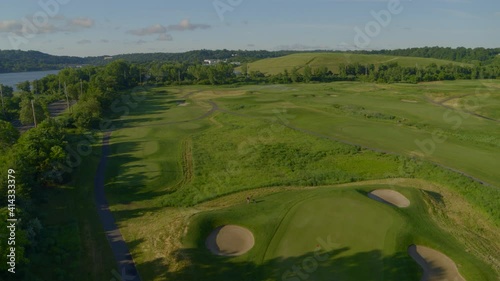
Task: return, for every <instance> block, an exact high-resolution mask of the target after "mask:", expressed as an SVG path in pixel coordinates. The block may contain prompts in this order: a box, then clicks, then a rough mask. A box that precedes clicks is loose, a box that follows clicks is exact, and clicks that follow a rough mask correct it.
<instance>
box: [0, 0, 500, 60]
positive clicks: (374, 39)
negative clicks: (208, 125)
mask: <svg viewBox="0 0 500 281" xmlns="http://www.w3.org/2000/svg"><path fill="white" fill-rule="evenodd" d="M40 3H46V4H50V5H48V7H49V9H47V8H44V7H43V5H41V4H40ZM0 5H1V6H0V49H21V50H39V51H42V52H47V53H50V54H57V55H76V56H94V55H114V54H120V53H135V52H183V51H188V50H197V49H223V48H226V49H248V50H257V49H258V50H260V49H266V50H279V49H294V50H307V49H334V50H337V49H341V50H342V49H395V48H407V47H419V46H449V47H458V46H465V47H500V1H498V0H412V1H410V0H400V2H399V1H398V0H307V1H306V0H184V1H180V0H176V1H165V0H163V1H161V0H142V1H128V0H122V1H118V0H99V1H97V0H86V1H83V0H40V1H38V0H2V1H1V4H0ZM390 5H394V6H391V7H392V8H391V9H390V8H389V6H390ZM374 14H380V15H384V16H382V17H381V19H382V20H379V21H377V19H376V17H375V16H374ZM388 15H389V16H390V19H389V18H388V17H387V16H388ZM359 33H363V34H362V35H360V34H359Z"/></svg>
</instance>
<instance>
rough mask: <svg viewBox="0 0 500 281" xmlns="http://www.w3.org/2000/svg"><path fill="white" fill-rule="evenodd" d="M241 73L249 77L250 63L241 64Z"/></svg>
mask: <svg viewBox="0 0 500 281" xmlns="http://www.w3.org/2000/svg"><path fill="white" fill-rule="evenodd" d="M241 73H242V74H243V75H244V76H245V77H247V75H248V64H247V63H246V62H245V63H243V64H242V65H241Z"/></svg>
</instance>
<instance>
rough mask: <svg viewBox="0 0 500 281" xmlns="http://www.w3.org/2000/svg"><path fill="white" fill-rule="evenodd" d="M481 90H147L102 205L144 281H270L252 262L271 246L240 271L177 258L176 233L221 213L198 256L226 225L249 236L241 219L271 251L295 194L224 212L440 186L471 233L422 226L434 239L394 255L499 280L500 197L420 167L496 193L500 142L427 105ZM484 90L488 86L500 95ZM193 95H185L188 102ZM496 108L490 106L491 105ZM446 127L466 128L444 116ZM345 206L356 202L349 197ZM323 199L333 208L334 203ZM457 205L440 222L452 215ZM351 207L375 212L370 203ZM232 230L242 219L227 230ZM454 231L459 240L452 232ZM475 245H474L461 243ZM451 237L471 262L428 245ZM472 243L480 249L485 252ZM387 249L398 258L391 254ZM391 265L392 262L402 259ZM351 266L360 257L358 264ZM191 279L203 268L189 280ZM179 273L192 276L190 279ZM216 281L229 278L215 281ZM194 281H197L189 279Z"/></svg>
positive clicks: (487, 130)
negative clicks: (386, 186) (416, 250)
mask: <svg viewBox="0 0 500 281" xmlns="http://www.w3.org/2000/svg"><path fill="white" fill-rule="evenodd" d="M483 82H485V81H455V82H454V83H451V82H450V83H427V84H419V85H377V84H363V83H331V84H313V85H301V84H299V85H257V86H255V85H254V86H245V87H236V88H234V87H208V86H198V87H180V88H176V87H162V88H151V89H149V90H147V91H144V93H143V95H144V97H145V99H144V100H143V101H142V102H140V103H139V105H138V106H137V107H135V108H132V109H131V111H130V114H128V115H127V116H125V117H123V118H122V119H121V120H119V121H118V123H121V124H122V127H120V128H119V129H117V130H116V131H114V132H113V135H112V138H111V151H112V154H111V155H110V160H109V162H108V168H107V185H106V193H107V196H108V201H109V202H110V205H111V209H112V211H113V212H114V216H115V217H116V219H117V222H118V224H119V226H120V229H121V231H122V233H123V235H124V237H125V239H126V240H127V242H128V244H129V247H130V249H131V251H132V254H133V256H134V260H135V261H136V263H137V264H138V269H139V272H140V273H141V276H142V278H143V279H145V280H197V279H196V278H195V277H196V276H198V277H199V275H197V274H198V273H197V272H204V273H205V274H206V278H208V280H211V279H210V278H212V279H213V280H221V279H215V278H217V277H220V276H226V279H227V280H232V279H231V278H233V279H234V278H235V276H241V275H234V274H233V273H234V271H232V267H233V266H235V262H236V263H238V262H241V265H242V266H243V265H244V266H245V267H244V268H243V267H240V269H241V270H240V273H241V272H248V274H250V275H252V276H264V277H268V276H269V275H268V274H269V273H270V272H271V271H270V268H274V267H275V265H271V264H270V263H269V266H268V267H269V270H267V269H266V270H264V271H260V268H262V267H261V266H260V265H261V264H262V262H263V261H264V260H265V257H264V256H262V255H261V254H263V253H265V252H266V250H264V249H260V250H259V249H258V247H267V246H268V245H275V244H274V243H271V241H270V240H268V241H267V243H266V242H265V241H264V242H263V243H258V244H257V245H256V247H255V248H254V249H255V251H257V252H254V253H259V254H258V255H257V256H255V257H250V261H251V262H250V263H249V262H248V261H249V260H248V258H249V257H244V258H241V259H239V258H236V259H235V260H231V261H230V262H226V261H227V260H224V259H222V258H214V257H213V256H212V255H210V254H209V253H208V251H206V250H205V249H204V248H203V247H202V246H203V245H201V244H199V245H198V244H197V245H194V244H191V245H190V248H189V249H191V250H192V251H193V252H191V250H189V251H187V252H186V251H182V250H181V249H182V247H183V246H182V244H181V237H183V236H184V235H186V234H187V235H193V234H192V233H191V231H189V232H186V229H187V228H186V226H187V225H189V224H190V223H191V224H193V223H195V222H190V221H191V220H190V218H191V216H192V215H193V214H199V213H202V215H200V217H202V216H203V215H204V214H203V212H205V211H208V212H211V211H213V210H220V209H221V206H225V208H229V209H227V210H231V211H228V212H227V213H225V214H224V215H220V216H219V215H217V216H212V215H210V216H211V217H212V218H213V220H211V221H210V220H208V222H209V223H206V222H207V221H205V222H204V223H203V225H202V226H200V228H199V234H197V235H199V236H197V237H194V238H192V239H194V240H191V241H198V242H192V243H201V242H199V241H202V240H203V239H204V237H203V236H204V235H205V234H207V233H208V232H209V231H210V230H211V229H212V227H213V226H214V225H220V224H224V223H231V222H232V223H237V224H242V225H243V226H248V225H249V224H245V220H246V218H247V217H248V216H252V217H260V218H261V220H262V222H264V221H265V220H267V219H269V221H267V222H268V224H266V225H263V226H262V228H261V229H260V230H262V231H260V230H259V229H257V230H255V228H254V230H255V231H254V233H256V235H264V236H259V237H256V239H259V241H262V239H265V237H268V239H271V236H269V233H268V232H269V231H273V230H272V229H271V228H269V227H267V226H268V225H278V221H280V220H281V219H283V218H285V213H286V212H287V211H288V210H289V209H290V205H289V204H288V203H287V202H288V201H287V200H289V203H290V204H292V203H291V202H292V201H294V200H295V201H294V202H298V201H297V200H299V201H300V200H302V199H304V197H306V194H307V193H308V192H309V190H304V193H300V194H299V193H293V194H295V195H290V196H291V197H287V196H285V195H286V193H282V194H280V196H279V198H284V199H283V200H284V201H279V202H280V203H278V199H276V201H274V203H273V204H270V205H265V204H260V203H259V204H255V205H252V207H251V208H254V207H253V206H257V207H258V208H260V209H259V210H260V211H261V212H260V213H257V212H256V211H255V212H254V211H252V212H249V213H248V214H247V215H244V214H243V212H244V211H245V210H248V208H247V207H248V206H247V205H246V204H244V205H243V206H241V207H242V208H243V209H241V212H240V211H235V210H236V209H230V207H231V206H233V205H236V206H235V208H237V207H238V206H237V205H239V204H242V203H243V201H244V198H245V196H246V195H241V194H246V192H252V193H253V192H255V190H257V189H259V190H260V189H262V188H264V189H263V190H275V189H276V188H277V189H281V188H284V187H295V188H304V187H310V186H323V185H334V184H339V183H351V182H361V181H366V180H377V179H391V178H403V177H404V178H408V177H409V178H412V177H413V178H422V179H426V180H428V181H431V182H434V183H439V184H441V185H443V186H445V187H446V190H447V191H449V192H450V194H452V195H454V196H451V197H450V198H465V199H464V200H465V202H467V203H466V204H469V205H463V206H465V207H464V208H463V209H464V210H469V211H468V213H467V212H466V213H464V216H463V217H466V218H467V221H466V222H467V223H466V222H464V223H457V224H456V225H448V224H447V227H446V233H443V232H439V231H437V230H436V229H437V228H436V227H434V226H435V225H434V226H432V227H431V225H429V229H430V230H429V231H428V232H426V233H422V235H416V236H414V237H413V236H411V237H410V236H405V235H403V236H391V237H398V238H397V239H399V240H401V239H403V238H404V237H406V238H408V237H410V238H412V239H409V240H405V241H403V242H401V243H400V244H397V245H399V246H398V247H402V245H404V244H407V243H410V240H412V241H414V242H411V243H417V242H422V243H426V244H427V245H430V246H432V247H434V248H436V249H438V250H442V251H444V252H446V254H449V255H450V256H452V258H453V259H454V260H455V259H456V260H455V261H456V262H457V263H459V264H461V265H462V264H463V263H462V261H464V262H465V263H470V262H471V260H469V259H472V260H474V259H475V258H474V257H481V261H482V262H477V260H476V261H472V266H471V268H472V269H466V271H469V272H470V273H468V274H469V276H480V277H481V278H482V276H481V275H477V274H478V273H477V271H476V270H475V269H473V268H484V272H486V275H485V277H484V278H482V279H484V280H488V278H490V280H495V279H494V278H495V277H494V276H495V273H491V271H488V268H491V267H494V266H495V265H497V266H498V260H495V259H491V257H493V256H494V254H492V253H493V252H494V250H495V249H498V245H497V244H495V242H494V241H497V240H499V239H497V238H498V234H495V233H498V231H496V230H498V227H497V225H495V222H497V223H498V210H499V206H498V202H499V200H498V199H500V196H499V192H498V188H496V187H488V186H481V185H480V184H478V183H474V182H473V181H471V180H470V179H467V178H466V177H463V176H461V175H459V174H457V173H455V172H450V171H447V170H445V169H443V168H440V167H437V166H435V165H433V164H430V163H429V162H427V161H425V160H426V159H430V160H433V161H435V162H438V163H441V164H443V165H447V166H450V167H452V168H454V169H456V170H460V171H464V172H466V173H468V174H471V175H473V176H475V177H478V178H480V179H482V180H485V181H488V182H490V183H491V184H493V185H496V186H498V185H500V179H499V178H498V177H499V175H498V174H497V173H496V170H495V165H492V164H494V163H497V162H495V159H498V158H496V157H497V155H498V153H499V150H498V139H499V138H498V137H499V134H500V132H498V130H495V128H496V126H497V125H496V123H494V122H493V121H491V120H486V119H484V118H479V117H474V116H472V115H470V114H468V115H467V117H462V119H460V120H461V124H460V126H459V127H457V128H454V125H455V123H453V122H452V123H450V122H448V121H447V119H446V118H444V117H443V114H445V113H446V111H447V110H449V109H448V108H446V107H443V106H441V105H439V104H436V103H435V100H433V98H436V96H439V97H441V96H454V95H456V94H457V92H461V91H468V90H470V89H474V88H477V87H484V89H490V88H491V87H490V86H485V85H484V84H483ZM455 83H456V84H455ZM487 83H493V84H494V85H497V83H498V82H496V81H487ZM488 91H489V90H488ZM189 93H194V94H193V95H190V96H187V97H186V95H187V94H189ZM496 94H497V92H494V91H492V92H491V96H492V97H493V96H495V95H496ZM179 101H182V102H183V101H186V103H187V106H179ZM210 102H213V103H215V104H216V105H217V107H218V108H219V110H216V111H213V112H212V109H213V108H212V105H211V104H210ZM207 113H211V114H207ZM462 113H463V112H462ZM450 114H457V115H456V116H462V114H460V113H459V111H454V110H452V112H451V113H450ZM464 114H465V113H464ZM393 116H394V117H393ZM464 116H465V115H464ZM455 122H456V121H455ZM353 128H355V129H356V130H355V129H353ZM438 129H439V130H442V131H443V132H444V134H445V136H446V137H447V139H446V141H445V142H440V143H436V147H435V149H434V151H433V153H431V154H429V155H427V154H426V153H425V152H423V151H421V150H420V151H419V147H418V146H417V145H416V144H415V140H425V139H428V138H429V137H432V133H433V132H434V131H435V130H438ZM342 142H344V143H342ZM364 147H365V148H364ZM366 148H372V149H373V150H378V151H373V150H370V149H366ZM381 151H386V152H389V154H388V153H382V152H381ZM409 156H410V157H412V156H415V157H417V158H415V159H412V158H410V157H409ZM468 156H470V157H468ZM419 188H421V187H419ZM292 189H294V188H292ZM239 192H243V193H239ZM259 192H260V191H259ZM291 194H292V193H291ZM455 195H456V196H455ZM263 196H264V195H263ZM353 196H355V198H358V197H356V196H357V194H356V193H354V195H353ZM409 196H412V198H416V200H417V201H418V200H419V196H416V197H414V196H413V195H412V194H411V193H410V195H409ZM333 197H336V196H333ZM333 197H332V198H331V200H336V199H334V198H333ZM231 198H232V199H231ZM234 198H238V199H234ZM286 198H289V199H286ZM360 198H362V199H363V200H364V199H366V198H365V197H363V196H361V197H359V198H358V199H359V200H361V199H360ZM285 199H286V200H285ZM358 199H356V200H358ZM339 200H340V199H339ZM345 200H350V199H345ZM457 200H458V199H457ZM327 201H328V200H327ZM327 201H325V202H327ZM455 201H456V200H455V199H454V200H453V201H451V202H449V204H448V203H447V205H446V206H445V207H442V206H441V207H439V208H437V209H438V210H443V208H447V206H450V205H451V206H453V205H454V204H455ZM266 202H267V201H266ZM269 202H272V201H269ZM339 202H340V201H339ZM339 202H337V203H339ZM359 202H367V204H371V203H373V202H372V201H370V200H368V201H359ZM263 203H264V202H263ZM332 203H333V201H332ZM421 203H422V202H421ZM207 204H208V205H207ZM287 204H288V205H287ZM324 204H325V205H328V203H324ZM362 204H364V203H362ZM312 205H314V204H312ZM338 205H339V206H340V205H342V204H338ZM421 205H422V206H420V207H419V208H423V209H422V210H421V211H422V212H420V213H422V214H424V218H422V221H425V222H427V221H429V220H430V218H429V216H428V215H427V213H426V211H427V210H426V208H425V207H424V203H422V204H421ZM471 205H472V206H471ZM207 206H208V207H207ZM374 206H375V205H374ZM376 206H378V205H376ZM257 207H256V208H257ZM263 207H265V208H263ZM384 207H385V206H384ZM266 208H267V209H266ZM369 208H371V207H369ZM252 210H253V209H252ZM408 210H410V209H408ZM471 210H472V211H471ZM215 212H217V211H215ZM391 212H392V211H391ZM443 212H444V211H443ZM396 213H397V214H398V215H397V216H395V217H400V218H402V220H403V221H404V224H407V222H408V221H409V220H410V221H411V222H412V223H411V224H416V225H417V226H422V227H419V228H418V229H415V230H414V231H416V232H417V233H418V231H420V228H422V229H424V226H425V223H421V224H420V223H416V222H414V220H420V219H418V218H417V216H416V213H415V214H414V215H411V218H410V217H408V216H406V215H404V214H403V213H401V212H400V211H397V210H396ZM207 214H208V213H207ZM391 214H392V213H391ZM468 214H470V215H468ZM472 214H473V215H472ZM226 215H227V216H226ZM238 216H241V219H237V217H238ZM391 216H392V215H391ZM401 216H402V217H401ZM445 216H446V215H445ZM469 216H470V217H469ZM431 217H435V216H434V215H433V216H431ZM443 221H447V220H443ZM474 221H484V224H481V227H480V228H479V227H477V228H476V227H474V226H475V224H474V223H469V222H474ZM267 222H266V223H267ZM274 223H276V224H274ZM443 225H444V224H443ZM462 225H468V227H469V228H468V229H465V230H464V229H461V226H462ZM250 226H251V225H250ZM252 227H254V226H252ZM396 229H398V228H396ZM391 231H392V230H390V229H389V230H388V233H399V232H398V231H393V232H391ZM472 231H474V233H480V235H469V234H470V233H469V232H471V233H472ZM403 232H404V233H409V232H410V231H406V232H405V231H403ZM455 232H457V233H462V234H463V233H465V234H463V235H462V238H460V243H462V244H463V243H465V241H470V245H469V247H472V249H479V250H474V251H473V254H469V255H467V254H464V255H462V254H463V252H456V253H454V252H453V251H449V249H448V248H447V246H446V245H447V244H446V243H448V242H447V241H448V240H446V241H442V240H439V239H437V238H436V239H437V240H436V239H435V238H433V235H435V236H436V237H437V236H443V237H449V236H450V235H449V234H447V233H455ZM260 233H262V234H260ZM432 233H435V234H432ZM492 233H493V234H492ZM266 235H267V236H266ZM427 236H430V238H428V240H425V239H424V238H422V237H427ZM401 237H403V238H401ZM463 237H467V239H465V238H463ZM482 237H489V238H488V239H486V240H484V239H483V238H482ZM406 238H404V239H406ZM189 239H191V238H189ZM419 239H421V240H419ZM399 240H398V241H399ZM436 241H437V242H436ZM441 242H442V243H444V244H443V245H445V246H443V248H440V247H441V246H440V245H441V244H440V243H441ZM313 243H314V242H313ZM398 243H399V242H398ZM450 243H452V245H451V246H450V249H451V248H453V247H455V246H456V244H453V243H456V241H455V242H450ZM467 243H469V242H467ZM188 244H189V243H188ZM193 245H194V246H193ZM374 245H379V244H374ZM195 246H196V247H195ZM276 247H277V248H279V247H278V246H276ZM351 247H352V245H351ZM394 247H396V246H394ZM387 249H389V250H386V252H384V251H381V252H380V253H375V252H373V253H374V254H379V255H380V256H381V257H384V256H390V254H388V253H390V247H389V246H388V248H387ZM392 249H393V251H396V250H395V249H396V248H392ZM202 250H203V251H202ZM276 251H277V250H276ZM360 251H361V253H362V254H363V253H364V252H365V250H360ZM368 252H371V251H368ZM396 252H397V253H399V254H400V255H402V254H401V248H398V250H397V251H396ZM396 252H394V253H393V255H394V254H396ZM269 253H270V254H272V252H269ZM249 255H251V253H249ZM259 255H260V256H259ZM277 255H281V253H278V254H277ZM337 255H340V256H338V258H339V259H340V258H342V256H341V253H338V254H335V255H332V256H337ZM350 256H353V257H354V256H356V254H355V252H351V255H350ZM469 256H472V258H470V257H469ZM306 257H307V256H304V257H302V259H303V258H306ZM488 257H490V258H488ZM209 258H212V259H214V260H215V261H214V262H222V263H219V264H217V263H212V262H213V261H212V260H207V259H209ZM360 258H363V256H361V257H360ZM396 258H397V259H399V258H400V257H399V256H396ZM402 258H404V257H402ZM406 258H407V257H406ZM270 259H271V258H270ZM382 259H383V258H382ZM460 259H465V260H460ZM296 261H297V262H302V261H301V260H299V259H298V260H296ZM351 261H353V260H351ZM207 262H209V264H206V263H207ZM287 264H288V263H287ZM389 264H391V263H389ZM481 264H482V265H481ZM485 264H489V265H490V266H489V267H488V265H485ZM198 265H201V266H203V268H200V269H199V270H197V269H198V268H197V266H198ZM212 265H217V266H215V267H211V266H212ZM257 265H258V266H257ZM186 266H188V267H189V268H190V269H189V270H187V269H186ZM280 268H281V267H280ZM201 269H203V270H204V271H203V270H201ZM225 272H228V275H224V274H225ZM231 272H233V273H231ZM259 272H260V273H259ZM319 272H320V271H318V274H319ZM410 272H411V271H410ZM487 272H490V273H487ZM231 274H233V275H231ZM255 274H257V275H255ZM259 274H262V275H259ZM273 274H275V273H273ZM281 274H283V273H281ZM339 274H340V273H339ZM191 275H192V276H195V277H193V278H191V277H189V276H191ZM229 276H231V277H229ZM184 277H185V278H184ZM481 278H479V279H478V280H482V279H481ZM491 278H493V279H491ZM222 280H224V279H222ZM262 280H265V279H262ZM386 280H390V279H386ZM394 280H398V279H397V278H396V279H394ZM472 280H474V279H472Z"/></svg>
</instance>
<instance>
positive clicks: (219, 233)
mask: <svg viewBox="0 0 500 281" xmlns="http://www.w3.org/2000/svg"><path fill="white" fill-rule="evenodd" d="M254 244H255V240H254V237H253V234H252V232H250V230H248V229H246V228H243V227H241V226H237V225H225V226H221V227H218V228H216V229H215V230H214V231H213V232H212V233H211V234H210V235H209V236H208V238H207V240H206V242H205V245H206V246H207V248H208V249H209V250H210V252H212V253H213V254H214V255H219V256H229V257H233V256H240V255H243V254H244V253H246V252H248V251H250V249H252V248H253V246H254Z"/></svg>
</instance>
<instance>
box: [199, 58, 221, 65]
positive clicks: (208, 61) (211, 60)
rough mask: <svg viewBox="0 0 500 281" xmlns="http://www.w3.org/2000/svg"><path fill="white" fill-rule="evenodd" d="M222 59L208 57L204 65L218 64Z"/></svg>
mask: <svg viewBox="0 0 500 281" xmlns="http://www.w3.org/2000/svg"><path fill="white" fill-rule="evenodd" d="M221 62H222V61H221V60H213V59H207V60H204V61H203V64H204V65H216V64H218V63H221Z"/></svg>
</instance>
